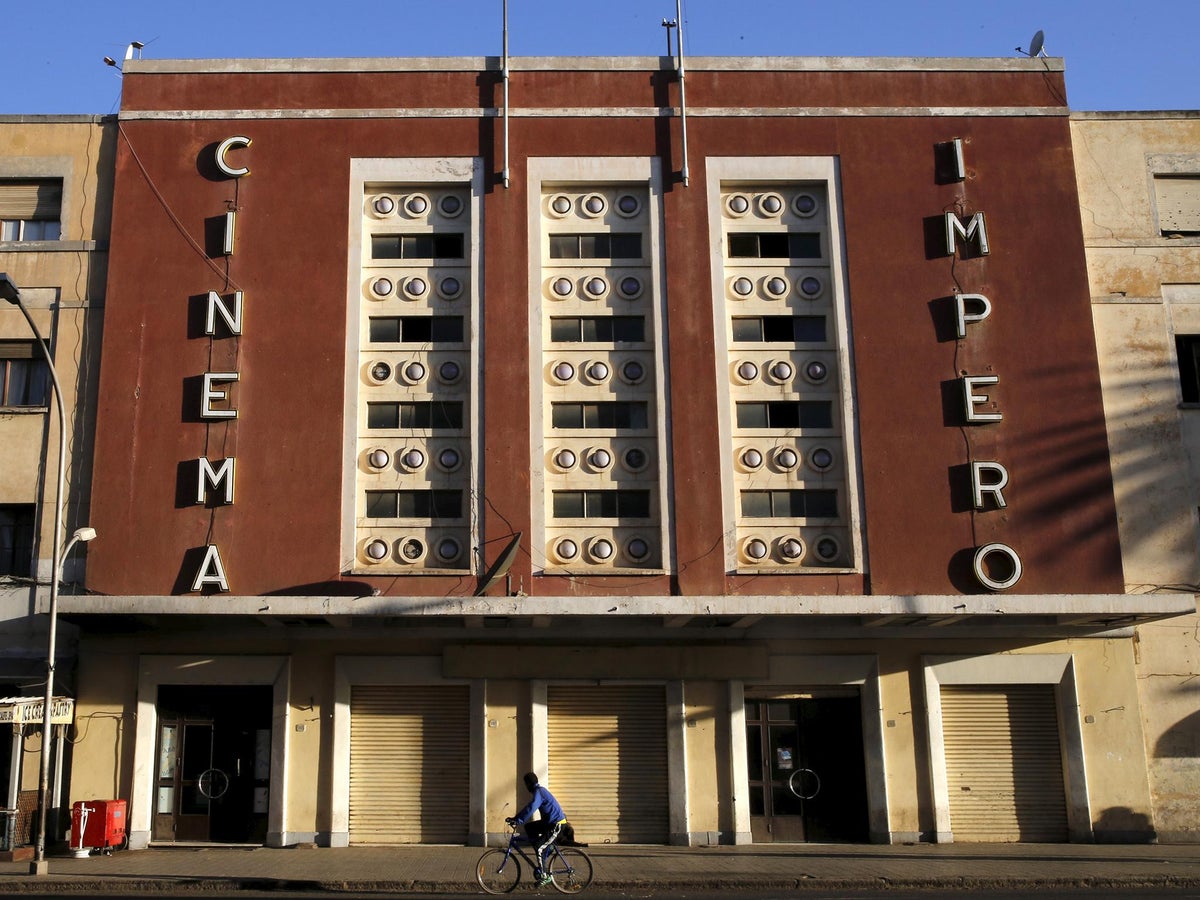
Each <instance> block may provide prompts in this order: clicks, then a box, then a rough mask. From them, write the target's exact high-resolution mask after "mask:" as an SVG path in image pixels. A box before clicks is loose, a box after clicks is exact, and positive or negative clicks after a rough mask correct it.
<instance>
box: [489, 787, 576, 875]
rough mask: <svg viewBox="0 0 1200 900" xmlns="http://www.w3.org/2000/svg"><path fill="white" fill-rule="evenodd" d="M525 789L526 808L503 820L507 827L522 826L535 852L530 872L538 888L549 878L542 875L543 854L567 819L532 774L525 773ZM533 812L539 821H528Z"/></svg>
mask: <svg viewBox="0 0 1200 900" xmlns="http://www.w3.org/2000/svg"><path fill="white" fill-rule="evenodd" d="M524 781H525V787H526V789H527V790H528V791H529V792H530V793H532V794H533V797H532V798H530V800H529V803H528V805H526V807H525V808H524V809H523V810H521V811H520V812H519V813H517V814H516V815H515V816H509V817H508V818H507V819H505V820H504V821H505V822H507V823H508V824H509V825H514V826H515V825H524V826H525V834H526V836H527V837H528V838H529V842H530V843H531V844H533V847H534V850H535V851H536V852H537V864H538V867H537V869H536V870H535V871H534V873H533V877H534V878H535V879H536V880H537V883H538V885H539V886H541V885H545V884H549V883H550V876H549V875H548V874H546V871H545V865H546V851H547V850H549V849H550V845H551V844H553V843H554V842H555V840H557V839H558V835H559V832H561V831H562V827H563V825H565V824H566V821H567V817H566V815H565V814H564V813H563V809H562V807H561V806H559V804H558V801H557V800H555V799H554V795H553V794H551V793H550V792H549V791H548V790H546V789H545V788H544V787H542V785H540V784H538V777H537V775H535V774H534V773H533V772H527V773H526V774H525V779H524ZM535 812H537V813H539V814H540V816H541V818H539V819H537V820H533V821H531V819H532V817H533V814H534V813H535Z"/></svg>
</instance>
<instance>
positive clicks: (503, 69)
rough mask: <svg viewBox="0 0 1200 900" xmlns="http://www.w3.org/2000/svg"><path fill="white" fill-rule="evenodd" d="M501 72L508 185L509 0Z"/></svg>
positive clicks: (504, 174) (504, 178) (503, 174)
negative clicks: (502, 78)
mask: <svg viewBox="0 0 1200 900" xmlns="http://www.w3.org/2000/svg"><path fill="white" fill-rule="evenodd" d="M500 74H501V75H502V76H503V77H504V168H503V169H502V170H501V172H500V177H501V180H502V181H503V183H504V186H505V187H508V181H509V177H508V176H509V173H508V0H504V59H503V61H502V62H501V64H500Z"/></svg>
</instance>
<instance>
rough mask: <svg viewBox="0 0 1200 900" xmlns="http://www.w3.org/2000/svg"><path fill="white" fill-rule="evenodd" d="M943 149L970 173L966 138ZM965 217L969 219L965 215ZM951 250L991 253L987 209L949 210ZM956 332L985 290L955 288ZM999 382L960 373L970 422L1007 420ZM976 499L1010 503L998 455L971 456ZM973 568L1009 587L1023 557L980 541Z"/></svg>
mask: <svg viewBox="0 0 1200 900" xmlns="http://www.w3.org/2000/svg"><path fill="white" fill-rule="evenodd" d="M939 149H942V150H949V151H950V154H949V155H950V157H951V160H952V161H951V164H950V166H949V168H950V171H951V173H952V180H958V181H963V180H965V178H966V174H967V173H966V166H965V165H964V163H963V142H962V140H961V139H958V138H956V139H955V140H953V141H951V142H950V143H949V144H946V145H941V146H940V147H939ZM964 219H965V220H964ZM944 222H945V239H946V255H947V256H955V255H956V254H957V253H958V252H959V248H960V246H961V247H962V248H964V254H963V255H964V256H966V255H967V253H966V252H965V251H966V250H967V249H970V250H973V251H974V254H973V255H975V256H987V255H988V254H989V253H990V252H991V245H990V244H989V242H988V234H987V220H986V219H985V217H984V214H983V212H982V211H977V212H975V213H973V214H971V215H970V216H969V218H968V217H966V214H965V213H964V215H963V216H960V215H959V214H958V213H956V212H947V213H945V219H944ZM954 313H955V335H956V337H957V339H958V340H960V341H965V340H967V339H968V334H969V329H971V328H976V327H982V323H983V322H984V321H985V320H986V319H987V318H988V317H989V316H990V315H991V314H992V302H991V300H989V299H988V298H987V297H985V296H984V295H983V294H965V293H955V295H954ZM999 383H1000V377H999V376H998V375H972V374H969V373H965V372H964V373H963V374H962V377H961V378H959V385H960V388H961V391H962V404H963V406H962V411H963V419H964V421H965V422H966V424H967V425H970V426H976V425H978V426H985V427H986V426H991V425H996V424H998V423H1000V422H1001V421H1003V419H1004V415H1003V413H1001V412H1000V410H999V408H998V407H997V406H996V404H994V403H991V397H990V395H989V393H988V392H989V391H990V390H991V389H992V388H993V387H995V386H996V385H998V384H999ZM970 479H971V504H972V507H973V508H974V509H975V510H977V511H982V510H985V509H989V508H991V509H1005V508H1006V507H1007V506H1008V503H1007V501H1006V500H1005V499H1004V489H1005V488H1006V487H1008V469H1006V468H1005V467H1004V465H1003V463H1000V462H998V461H995V460H987V461H981V460H975V459H972V460H971V464H970ZM972 568H973V570H974V573H975V578H976V580H977V581H978V582H979V583H980V584H981V585H983V586H984V587H985V588H987V589H988V590H991V591H1004V590H1008V589H1009V588H1011V587H1012V586H1013V585H1015V584H1016V583H1017V582H1018V581H1019V580H1020V578H1021V573H1022V568H1021V557H1020V556H1018V555H1017V552H1016V551H1015V550H1014V549H1013V548H1012V547H1010V546H1008V545H1007V544H1004V543H1000V542H998V541H994V542H991V543H987V544H984V545H983V546H980V547H976V548H975V552H974V555H973V557H972Z"/></svg>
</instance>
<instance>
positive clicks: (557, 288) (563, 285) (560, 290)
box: [550, 278, 575, 297]
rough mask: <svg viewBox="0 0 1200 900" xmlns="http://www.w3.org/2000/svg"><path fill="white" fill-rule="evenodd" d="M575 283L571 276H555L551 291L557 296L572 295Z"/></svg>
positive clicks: (551, 283)
mask: <svg viewBox="0 0 1200 900" xmlns="http://www.w3.org/2000/svg"><path fill="white" fill-rule="evenodd" d="M573 290H575V285H574V284H572V283H571V279H570V278H555V279H554V280H553V281H552V282H550V291H551V293H553V294H554V296H555V297H570V296H571V292H572V291H573Z"/></svg>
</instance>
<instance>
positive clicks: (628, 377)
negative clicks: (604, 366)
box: [621, 359, 646, 384]
mask: <svg viewBox="0 0 1200 900" xmlns="http://www.w3.org/2000/svg"><path fill="white" fill-rule="evenodd" d="M645 378H646V367H645V366H643V365H642V364H641V363H640V362H638V361H637V360H636V359H631V360H627V361H626V362H624V363H622V364H621V380H622V381H624V382H625V383H626V384H641V383H642V382H643V381H644V380H645Z"/></svg>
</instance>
